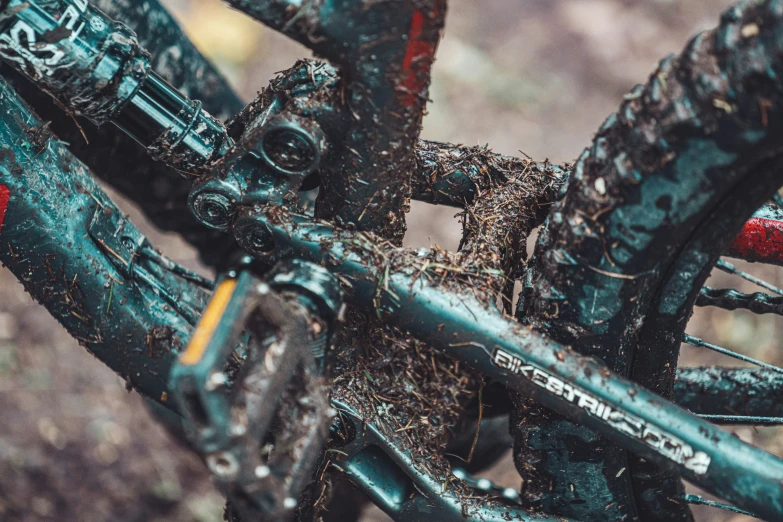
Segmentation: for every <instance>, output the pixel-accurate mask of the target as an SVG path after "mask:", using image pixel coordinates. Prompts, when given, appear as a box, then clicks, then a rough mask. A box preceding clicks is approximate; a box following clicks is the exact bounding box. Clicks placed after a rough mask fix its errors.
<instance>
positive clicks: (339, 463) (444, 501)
mask: <svg viewBox="0 0 783 522" xmlns="http://www.w3.org/2000/svg"><path fill="white" fill-rule="evenodd" d="M332 406H333V407H334V408H335V409H336V410H337V414H338V415H337V418H336V422H335V425H334V426H333V428H332V431H333V435H332V440H333V441H334V440H341V441H343V442H342V444H341V445H340V447H339V448H333V449H332V450H331V451H328V452H327V455H328V459H329V460H328V462H329V464H330V465H332V466H334V467H336V468H337V469H339V470H341V471H343V472H344V473H345V474H346V476H347V477H348V478H349V479H350V480H351V482H353V483H354V484H355V485H356V486H357V487H358V488H359V489H361V490H362V491H363V492H364V493H365V494H366V495H367V496H368V497H370V499H371V500H372V501H373V503H374V504H375V505H377V506H378V507H380V508H381V509H382V510H383V511H384V512H385V513H386V514H387V515H389V516H390V517H391V518H392V519H394V520H397V521H400V522H402V521H412V520H422V521H425V520H426V521H427V522H452V521H454V520H461V519H462V518H464V519H466V520H482V521H486V522H502V521H506V520H520V521H525V520H531V521H532V520H536V521H537V520H542V521H552V522H554V521H555V520H557V521H561V520H563V519H562V518H559V517H547V516H545V515H535V516H530V514H529V513H528V512H527V511H525V510H524V509H522V508H521V507H519V506H518V505H515V504H514V503H513V502H511V501H509V500H507V499H503V498H502V497H501V496H500V495H498V496H497V497H493V496H490V495H488V494H487V493H486V492H485V491H482V490H481V489H477V488H472V487H469V486H468V485H467V484H465V483H464V482H462V481H460V480H457V478H456V477H455V476H453V475H449V476H445V477H434V476H432V475H430V474H429V473H427V472H426V470H424V469H423V468H422V467H421V466H420V465H417V463H416V462H415V461H414V459H413V458H411V455H410V453H409V452H408V451H406V450H405V449H403V445H401V444H398V443H395V441H394V440H393V436H394V433H393V430H389V429H384V428H383V427H382V426H380V424H379V423H376V422H371V421H369V420H367V419H365V418H363V416H362V415H361V414H360V413H359V412H358V411H356V410H355V409H354V408H352V407H351V406H349V405H348V404H346V403H344V402H342V401H340V400H337V399H333V400H332ZM386 432H391V433H390V434H386ZM477 497H480V498H481V500H480V501H477Z"/></svg>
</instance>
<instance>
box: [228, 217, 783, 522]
mask: <svg viewBox="0 0 783 522" xmlns="http://www.w3.org/2000/svg"><path fill="white" fill-rule="evenodd" d="M254 226H255V227H257V228H260V229H263V230H266V231H267V233H268V234H270V235H271V237H272V239H273V241H274V244H275V245H276V247H275V249H274V250H273V253H272V255H271V258H273V259H274V258H276V257H280V258H283V257H289V256H290V257H300V258H303V259H308V260H310V261H312V262H317V263H322V264H324V265H325V266H327V267H329V269H330V270H331V271H332V272H333V273H335V274H338V275H340V276H341V279H342V280H345V281H347V282H348V283H349V285H350V288H349V292H350V294H351V295H350V298H351V300H352V301H353V302H354V303H355V304H358V305H360V306H363V307H365V308H367V309H371V310H372V309H374V310H375V311H376V313H377V314H378V315H379V317H380V318H381V319H382V320H384V321H385V322H389V323H392V324H395V325H397V326H398V327H400V328H403V329H406V330H408V331H409V332H410V333H411V334H412V335H414V336H415V337H417V338H418V339H420V340H422V341H424V342H427V343H428V344H430V345H432V346H434V347H436V348H438V349H440V350H441V351H443V352H444V353H446V354H447V355H449V356H451V357H454V358H456V359H458V360H461V361H464V362H465V363H467V364H468V365H470V366H472V367H473V368H475V369H477V370H479V371H481V372H483V373H484V374H486V375H488V376H490V377H491V378H494V379H496V380H498V381H501V382H502V383H504V384H506V385H507V386H508V387H510V388H513V389H515V390H518V391H520V392H522V393H525V394H528V395H530V396H532V397H534V398H535V399H536V400H538V401H539V402H540V403H542V404H544V405H545V406H547V407H549V408H551V409H552V410H554V411H556V412H558V413H560V414H562V415H565V416H566V417H569V418H571V419H573V420H574V421H576V422H580V423H584V424H585V425H588V426H590V427H592V428H594V429H596V430H597V431H600V432H601V433H603V434H604V435H606V436H607V437H608V438H610V439H612V440H614V441H616V442H617V443H618V444H621V445H622V446H623V447H625V448H627V449H629V450H631V451H634V452H636V453H638V454H640V455H642V456H644V457H645V458H648V459H650V460H652V461H655V462H657V463H659V464H660V465H662V466H674V467H676V468H677V469H678V470H679V472H680V473H681V474H682V475H683V476H684V477H685V478H687V479H688V480H690V481H691V482H693V483H695V484H697V485H699V486H701V487H702V488H704V489H706V490H708V491H710V492H712V493H714V494H716V495H718V496H721V497H722V498H725V499H727V500H729V501H731V502H733V503H735V504H736V505H738V506H740V507H743V508H745V509H748V510H750V511H753V512H755V513H758V514H759V515H760V516H765V517H767V518H770V519H779V517H780V514H781V513H783V488H781V483H783V460H781V459H779V458H778V457H775V456H773V455H771V454H769V453H767V452H765V451H762V450H760V449H758V448H756V447H753V446H751V445H750V444H746V443H744V442H742V441H741V440H739V439H738V438H736V437H734V436H733V435H731V434H730V433H727V432H726V431H723V430H721V429H720V428H718V427H717V426H715V425H713V424H711V423H709V422H706V421H705V420H703V419H700V418H699V417H697V416H696V415H693V414H691V413H689V412H687V411H686V410H683V409H682V408H680V407H678V406H676V405H675V404H673V403H671V402H669V401H667V400H665V399H663V398H661V397H659V396H657V395H655V394H654V393H652V392H650V391H648V390H646V389H643V388H641V387H639V385H638V384H636V383H633V382H631V381H629V380H627V379H625V378H624V377H621V376H619V375H616V374H614V373H613V372H611V371H610V370H609V369H608V368H606V367H605V366H604V365H602V364H600V363H599V362H598V361H596V360H594V359H591V358H588V357H584V356H581V355H579V354H578V353H575V352H573V351H572V350H570V349H569V348H568V347H566V346H562V345H560V344H558V343H555V342H553V341H551V340H549V339H547V338H546V337H543V336H542V335H540V334H539V333H537V332H535V331H532V330H530V329H528V328H526V327H525V326H523V325H521V324H519V323H517V322H515V321H514V320H512V319H511V318H509V317H506V316H504V315H502V314H501V313H500V312H499V311H498V310H497V309H496V308H495V307H494V305H492V304H488V303H482V302H480V301H478V300H477V299H476V298H475V297H474V296H473V294H472V293H470V292H466V293H465V292H463V293H457V292H456V291H454V290H452V291H448V290H447V289H446V288H444V287H439V286H438V285H437V283H430V282H429V281H428V278H427V277H426V271H427V270H428V268H427V266H428V265H427V253H426V252H420V253H419V255H416V254H415V253H411V252H410V251H405V250H402V249H390V248H387V247H383V246H380V245H378V244H375V243H374V242H373V241H372V240H371V238H370V237H369V236H368V235H366V234H362V233H358V234H357V233H345V232H337V231H335V230H334V229H333V228H332V227H331V226H330V225H328V224H322V223H314V222H312V221H311V220H310V219H309V218H307V217H304V216H298V215H293V214H284V213H281V212H276V213H275V212H269V213H267V214H265V213H263V212H260V211H259V210H258V209H255V210H252V209H248V210H245V211H244V213H241V214H240V216H239V218H238V220H237V227H236V230H243V231H244V232H247V230H250V229H252V228H253V227H254ZM243 235H244V234H243ZM237 241H238V242H240V244H241V243H242V242H243V238H242V237H237ZM390 267H393V269H390ZM432 275H435V277H434V280H436V281H438V280H443V279H444V276H443V275H442V273H440V274H432ZM454 286H458V285H454ZM742 476H753V477H755V478H754V483H753V484H747V483H746V482H743V481H741V480H737V477H742Z"/></svg>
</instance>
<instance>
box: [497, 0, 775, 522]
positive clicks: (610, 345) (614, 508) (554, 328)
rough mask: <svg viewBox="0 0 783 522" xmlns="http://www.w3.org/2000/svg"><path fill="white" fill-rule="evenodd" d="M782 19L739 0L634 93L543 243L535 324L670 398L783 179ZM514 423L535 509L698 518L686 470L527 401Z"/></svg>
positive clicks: (607, 128)
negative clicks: (708, 299) (749, 224)
mask: <svg viewBox="0 0 783 522" xmlns="http://www.w3.org/2000/svg"><path fill="white" fill-rule="evenodd" d="M781 17H783V8H782V7H781V5H780V2H767V3H764V4H761V3H758V2H747V3H744V4H740V6H738V7H736V8H733V9H731V10H730V11H728V12H727V13H726V14H725V15H724V16H723V19H722V23H721V25H720V26H719V28H718V29H716V30H715V31H711V32H707V33H704V34H702V35H699V36H697V37H696V38H695V39H694V40H693V41H692V42H691V43H690V45H689V46H688V47H687V48H686V50H685V51H684V52H683V53H682V54H681V55H680V56H679V57H671V58H667V59H665V60H664V61H663V62H662V63H661V65H660V67H659V68H658V70H657V71H656V72H655V73H653V75H652V77H651V79H650V81H649V82H648V83H647V85H645V86H644V87H639V88H637V89H635V90H634V91H633V92H632V93H631V94H630V95H628V96H626V101H625V102H624V103H623V104H622V106H621V107H620V109H619V110H618V112H617V113H616V114H615V115H612V116H611V117H610V118H609V119H608V120H607V122H606V123H605V124H604V126H603V127H602V129H601V130H600V131H599V133H598V135H597V136H596V138H595V140H594V143H593V146H592V147H591V148H590V149H588V150H587V151H585V153H584V154H583V155H582V157H581V158H580V159H579V161H578V163H577V164H576V166H575V168H574V171H573V174H572V179H571V181H570V184H569V186H568V189H567V191H566V192H565V194H564V198H563V199H562V201H561V202H560V203H559V204H558V205H557V206H556V208H554V209H553V212H552V214H551V215H550V217H549V219H548V225H547V226H546V228H545V231H544V232H543V233H542V234H541V237H540V238H539V241H538V244H537V246H536V253H535V257H534V259H533V260H532V262H531V264H530V267H529V270H528V272H527V279H526V284H525V290H524V295H523V299H521V300H520V307H519V310H518V317H519V318H520V319H521V320H523V321H525V322H527V323H529V324H531V325H533V326H535V327H536V328H539V329H541V330H543V331H544V332H546V333H547V334H548V335H550V336H551V337H553V338H555V339H556V340H557V341H559V342H562V343H565V344H569V345H572V346H573V347H574V348H575V349H576V350H578V351H580V352H582V353H584V354H587V355H592V356H595V357H598V358H600V359H602V360H603V361H604V362H605V363H606V364H607V365H608V366H609V367H611V368H612V369H613V370H614V371H616V372H618V373H620V374H623V375H626V376H629V377H631V378H632V379H634V380H636V381H637V382H639V383H640V384H642V385H644V386H646V387H648V388H650V389H652V390H654V391H656V392H657V393H659V394H661V395H663V396H664V397H667V398H672V396H673V386H674V382H675V377H676V369H677V359H678V354H679V349H680V341H681V340H682V339H683V333H684V329H685V326H686V324H687V322H688V319H689V318H690V316H691V313H692V311H693V306H694V303H695V302H696V299H697V297H698V296H699V293H700V290H701V288H702V286H703V284H704V282H705V280H706V279H707V277H708V276H709V274H710V271H711V269H712V267H713V266H714V265H715V263H716V261H717V260H718V258H719V256H720V255H721V254H722V253H724V252H725V251H726V249H727V247H728V246H729V244H730V243H731V241H732V240H733V238H734V237H735V236H736V234H737V233H738V232H739V231H740V229H741V228H742V226H743V223H745V221H746V220H747V219H748V218H749V217H750V216H751V214H752V213H753V211H754V210H756V209H758V208H759V207H760V206H761V205H762V203H764V201H766V200H767V199H768V198H769V197H770V196H771V195H772V194H773V193H774V192H775V190H776V189H778V188H779V187H780V185H781V184H783V175H781V172H783V171H781V169H780V167H781V160H780V157H779V153H780V151H781V145H783V141H782V140H781V130H783V129H780V123H779V122H777V121H773V120H774V118H772V119H770V117H769V116H770V114H771V113H770V114H767V112H766V111H767V108H768V107H767V105H766V102H762V103H761V104H759V102H758V100H769V101H770V102H771V103H772V104H773V105H776V106H777V105H778V104H779V103H780V100H781V96H782V95H783V85H781V84H780V82H779V81H777V80H776V76H775V74H776V72H779V71H781V70H783V69H781V66H782V64H781V60H780V58H779V54H780V48H779V46H778V43H777V42H776V41H775V38H779V35H780V34H781V32H783V29H781ZM747 27H751V28H755V29H759V32H757V33H754V34H752V35H751V34H750V32H753V31H750V30H749V29H743V28H747ZM749 31H750V32H749ZM751 57H752V59H751ZM729 86H731V89H730V88H729ZM773 110H775V109H773ZM512 431H513V433H514V436H515V462H516V466H517V469H518V470H519V471H520V473H521V474H522V476H523V478H526V486H525V489H524V491H523V497H524V498H525V500H526V502H527V503H528V504H530V505H533V506H536V507H541V508H543V509H544V510H546V511H547V512H550V513H555V514H559V515H562V516H569V517H574V518H577V519H580V520H644V521H659V520H660V521H663V520H667V521H672V520H690V519H691V514H690V512H689V510H688V508H687V504H686V503H685V502H684V501H683V486H682V484H681V482H680V480H679V478H678V477H677V475H676V474H674V473H673V472H672V471H670V470H663V469H659V468H657V467H654V466H652V465H651V464H650V463H648V462H646V461H644V460H642V459H640V458H638V457H636V456H634V455H632V454H629V453H627V452H626V451H624V450H622V449H621V448H619V447H617V446H616V445H613V444H610V443H608V442H607V441H605V440H604V439H602V438H601V437H599V436H598V435H597V434H595V433H594V432H592V431H591V430H589V429H586V428H584V427H583V426H578V425H575V424H573V423H570V422H568V421H566V420H564V419H562V418H560V417H558V416H556V415H554V414H552V413H551V412H547V411H544V410H542V409H540V408H539V407H537V406H535V405H534V404H532V403H530V401H528V400H526V399H525V398H523V397H519V396H517V397H516V408H515V414H514V418H513V420H512Z"/></svg>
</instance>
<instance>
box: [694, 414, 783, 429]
mask: <svg viewBox="0 0 783 522" xmlns="http://www.w3.org/2000/svg"><path fill="white" fill-rule="evenodd" d="M699 417H701V418H702V419H704V420H708V421H710V422H714V423H715V424H753V425H759V426H776V425H778V424H783V417H758V416H753V415H699Z"/></svg>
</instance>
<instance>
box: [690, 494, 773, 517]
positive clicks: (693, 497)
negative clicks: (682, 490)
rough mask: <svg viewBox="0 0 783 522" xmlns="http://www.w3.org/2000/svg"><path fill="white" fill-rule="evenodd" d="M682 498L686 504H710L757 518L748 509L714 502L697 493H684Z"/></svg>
mask: <svg viewBox="0 0 783 522" xmlns="http://www.w3.org/2000/svg"><path fill="white" fill-rule="evenodd" d="M682 499H683V500H684V501H685V502H687V503H688V504H699V505H701V506H710V507H714V508H718V509H725V510H726V511H731V512H733V513H739V514H740V515H747V516H749V517H753V518H759V517H758V516H756V515H755V514H753V513H751V512H750V511H745V510H744V509H740V508H738V507H734V506H732V505H731V504H724V503H723V502H716V501H714V500H710V499H707V498H704V497H700V496H699V495H690V494H685V495H683V496H682Z"/></svg>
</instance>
